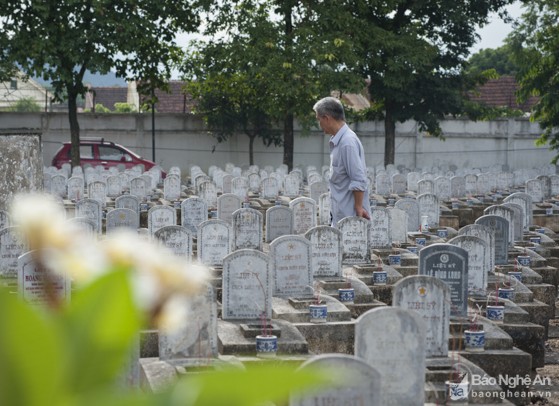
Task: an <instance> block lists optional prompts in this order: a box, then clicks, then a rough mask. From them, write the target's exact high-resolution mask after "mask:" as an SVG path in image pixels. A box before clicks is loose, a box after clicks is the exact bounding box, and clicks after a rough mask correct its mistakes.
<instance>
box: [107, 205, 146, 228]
mask: <svg viewBox="0 0 559 406" xmlns="http://www.w3.org/2000/svg"><path fill="white" fill-rule="evenodd" d="M105 228H106V232H107V234H109V233H110V232H112V231H114V230H115V229H118V228H127V229H130V230H134V231H136V230H137V229H138V228H140V217H139V216H138V212H136V211H134V210H130V209H120V208H119V209H113V210H110V211H108V212H107V220H106V222H105Z"/></svg>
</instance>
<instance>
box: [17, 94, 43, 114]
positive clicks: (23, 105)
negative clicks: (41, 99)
mask: <svg viewBox="0 0 559 406" xmlns="http://www.w3.org/2000/svg"><path fill="white" fill-rule="evenodd" d="M10 111H17V112H26V113H37V112H39V111H41V106H40V105H39V103H37V102H36V101H35V99H33V98H32V97H22V98H21V99H19V100H18V101H16V102H15V103H14V104H13V105H12V106H11V107H10Z"/></svg>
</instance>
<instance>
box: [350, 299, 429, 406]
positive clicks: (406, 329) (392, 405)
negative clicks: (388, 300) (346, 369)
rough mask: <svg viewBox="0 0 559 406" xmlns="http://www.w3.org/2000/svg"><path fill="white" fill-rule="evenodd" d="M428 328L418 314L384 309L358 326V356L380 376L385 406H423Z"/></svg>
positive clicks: (366, 315) (363, 317) (364, 317)
mask: <svg viewBox="0 0 559 406" xmlns="http://www.w3.org/2000/svg"><path fill="white" fill-rule="evenodd" d="M425 340H426V339H425V326H424V323H423V320H421V317H420V316H419V314H417V313H415V312H412V311H411V310H405V309H401V308H397V307H381V308H376V309H373V310H369V311H368V312H366V313H364V314H363V315H361V316H360V317H359V318H358V319H357V321H356V323H355V355H356V356H357V357H359V358H361V359H363V360H364V361H365V362H366V363H367V364H368V365H370V366H372V367H373V368H375V369H377V370H378V371H379V372H380V375H381V393H382V401H381V403H380V404H381V405H383V406H402V405H406V406H423V404H424V399H425V343H426V341H425Z"/></svg>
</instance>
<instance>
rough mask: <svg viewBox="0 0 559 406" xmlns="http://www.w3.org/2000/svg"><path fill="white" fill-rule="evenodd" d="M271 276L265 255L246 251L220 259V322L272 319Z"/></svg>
mask: <svg viewBox="0 0 559 406" xmlns="http://www.w3.org/2000/svg"><path fill="white" fill-rule="evenodd" d="M271 299H272V272H271V265H270V258H269V257H268V255H266V254H264V253H262V252H260V251H256V250H250V249H243V250H238V251H235V252H233V253H231V254H229V255H227V256H226V257H225V258H224V259H223V300H222V306H223V310H222V319H223V320H259V319H261V317H262V315H265V316H266V319H269V318H271V317H272V306H271Z"/></svg>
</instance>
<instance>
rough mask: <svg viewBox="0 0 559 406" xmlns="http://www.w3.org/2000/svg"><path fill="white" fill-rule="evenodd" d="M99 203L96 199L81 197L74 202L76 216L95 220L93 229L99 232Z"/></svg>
mask: <svg viewBox="0 0 559 406" xmlns="http://www.w3.org/2000/svg"><path fill="white" fill-rule="evenodd" d="M101 210H102V208H101V203H100V202H98V201H97V200H91V199H83V200H80V201H78V202H76V217H85V218H88V219H90V220H93V221H94V222H95V230H96V232H97V233H99V234H101V220H102V215H101Z"/></svg>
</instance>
